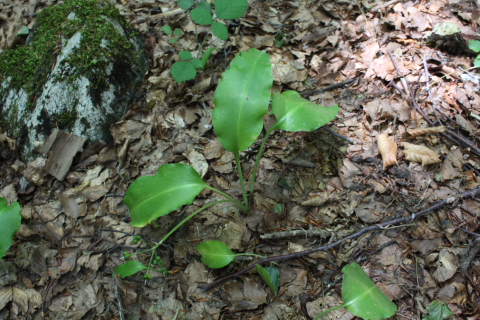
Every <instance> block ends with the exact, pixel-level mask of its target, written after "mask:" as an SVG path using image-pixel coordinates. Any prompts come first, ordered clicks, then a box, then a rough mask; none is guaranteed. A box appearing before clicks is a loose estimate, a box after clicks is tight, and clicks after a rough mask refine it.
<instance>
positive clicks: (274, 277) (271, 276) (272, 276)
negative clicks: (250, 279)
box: [256, 264, 280, 295]
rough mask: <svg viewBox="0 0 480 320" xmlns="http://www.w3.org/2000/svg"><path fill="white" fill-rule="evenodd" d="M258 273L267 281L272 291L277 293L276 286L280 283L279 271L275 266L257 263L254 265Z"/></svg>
mask: <svg viewBox="0 0 480 320" xmlns="http://www.w3.org/2000/svg"><path fill="white" fill-rule="evenodd" d="M256 268H257V272H258V274H259V275H260V276H261V277H262V279H263V280H264V281H265V282H266V283H267V285H268V287H269V288H270V289H271V290H272V292H273V293H274V294H275V295H277V294H278V286H279V285H280V272H279V271H278V269H277V268H275V267H266V268H263V267H262V266H260V265H259V264H257V265H256Z"/></svg>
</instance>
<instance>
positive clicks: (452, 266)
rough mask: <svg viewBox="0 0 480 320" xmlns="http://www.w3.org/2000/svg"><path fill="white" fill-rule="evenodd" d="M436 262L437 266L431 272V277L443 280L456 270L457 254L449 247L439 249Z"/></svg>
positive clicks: (451, 275) (452, 274)
mask: <svg viewBox="0 0 480 320" xmlns="http://www.w3.org/2000/svg"><path fill="white" fill-rule="evenodd" d="M437 263H438V267H437V270H435V272H434V273H433V277H434V278H435V279H436V280H437V281H439V282H444V281H447V280H448V279H450V278H451V277H453V276H454V275H455V273H456V272H457V269H458V256H457V255H456V254H455V252H452V250H450V248H443V249H441V250H440V253H439V256H438V262H437Z"/></svg>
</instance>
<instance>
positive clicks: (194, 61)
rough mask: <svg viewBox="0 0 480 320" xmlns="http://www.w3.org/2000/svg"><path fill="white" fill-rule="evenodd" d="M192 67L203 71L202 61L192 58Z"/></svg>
mask: <svg viewBox="0 0 480 320" xmlns="http://www.w3.org/2000/svg"><path fill="white" fill-rule="evenodd" d="M190 62H191V63H192V64H193V66H194V67H195V68H197V69H203V64H202V60H200V59H198V58H193V59H192V61H190Z"/></svg>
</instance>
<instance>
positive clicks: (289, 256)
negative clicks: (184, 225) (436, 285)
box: [203, 187, 480, 291]
mask: <svg viewBox="0 0 480 320" xmlns="http://www.w3.org/2000/svg"><path fill="white" fill-rule="evenodd" d="M477 195H480V187H478V188H476V189H474V190H470V191H466V192H463V193H461V194H460V195H459V196H458V198H455V197H451V198H448V199H445V200H442V201H438V202H436V203H434V204H433V205H432V206H430V207H429V208H427V209H424V210H422V211H419V212H418V213H413V214H412V215H411V216H408V217H403V218H398V219H394V220H390V221H386V222H382V223H379V224H376V225H373V226H369V227H365V228H363V229H360V230H359V231H357V232H355V233H353V234H351V235H349V236H347V237H345V238H343V239H340V240H338V241H336V242H334V243H331V244H329V245H326V246H322V247H317V248H313V249H310V250H306V251H302V252H297V253H292V254H287V255H283V256H276V257H270V258H267V259H264V260H260V261H258V262H256V263H254V264H252V265H250V266H248V267H246V268H245V269H243V270H240V271H239V272H237V273H235V274H231V275H229V276H227V277H224V278H222V279H219V280H217V281H215V282H212V283H211V284H209V285H207V286H205V287H204V288H203V290H204V291H208V290H210V289H212V288H213V287H215V286H217V285H219V284H220V283H222V282H224V281H226V280H229V279H232V278H237V277H238V276H240V275H242V274H244V273H245V272H247V271H249V270H252V269H253V268H255V266H256V265H257V264H264V263H266V262H271V261H284V260H289V259H295V258H300V257H303V256H307V255H309V254H312V253H315V252H319V251H328V250H330V249H333V248H335V247H337V246H339V245H340V244H342V243H343V242H345V241H346V240H349V239H355V238H358V237H359V236H361V235H363V234H365V233H367V232H369V231H373V230H378V229H385V228H388V227H391V226H395V225H399V224H402V223H406V222H410V221H413V220H415V219H417V218H418V217H421V216H423V215H425V214H427V213H430V212H432V211H435V210H438V209H440V208H442V207H444V206H445V205H447V204H451V203H453V202H455V201H456V200H457V199H460V198H463V199H466V198H473V197H475V196H477Z"/></svg>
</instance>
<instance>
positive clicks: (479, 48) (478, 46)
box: [468, 40, 480, 52]
mask: <svg viewBox="0 0 480 320" xmlns="http://www.w3.org/2000/svg"><path fill="white" fill-rule="evenodd" d="M468 48H470V50H473V51H475V52H480V41H478V40H470V41H469V42H468Z"/></svg>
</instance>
